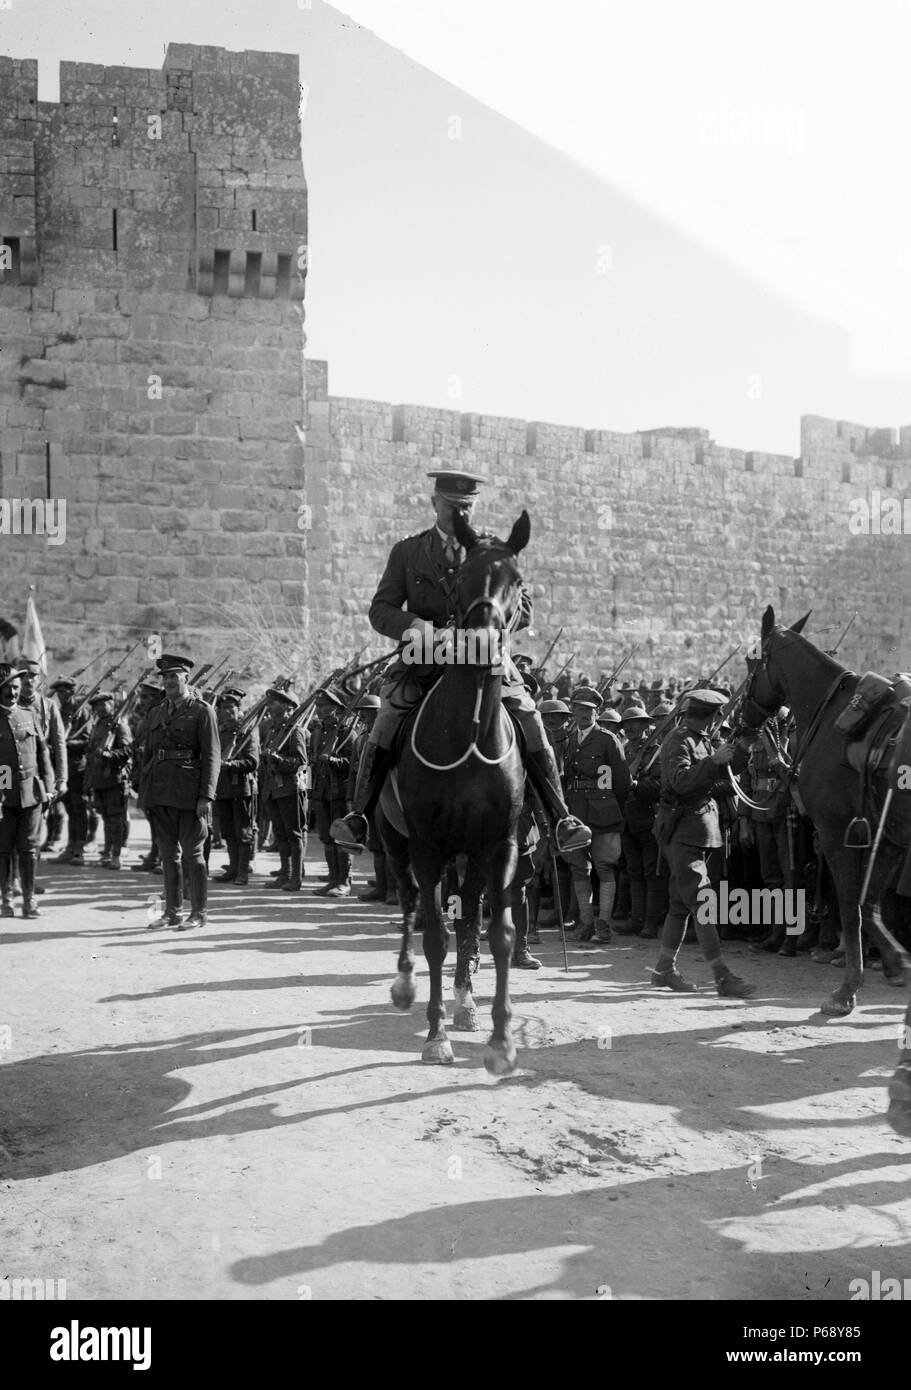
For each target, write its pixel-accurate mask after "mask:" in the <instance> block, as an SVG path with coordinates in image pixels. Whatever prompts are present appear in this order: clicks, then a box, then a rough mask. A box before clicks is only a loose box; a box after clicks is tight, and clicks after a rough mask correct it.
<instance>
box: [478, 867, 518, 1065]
mask: <svg viewBox="0 0 911 1390" xmlns="http://www.w3.org/2000/svg"><path fill="white" fill-rule="evenodd" d="M517 858H518V851H517V849H516V842H515V840H503V841H501V842H500V844H498V845H497V846H496V848H495V850H494V852H493V854H492V855H491V857H490V864H489V867H488V870H487V892H488V895H489V897H490V910H491V917H490V927H489V929H488V933H487V939H488V942H489V944H490V953H491V955H492V956H493V958H494V964H495V965H496V968H497V988H496V993H495V995H494V1001H493V1006H492V1008H491V1011H490V1012H491V1017H492V1018H493V1032H492V1033H491V1035H490V1037H489V1039H488V1041H487V1046H486V1048H485V1049H484V1065H485V1067H486V1068H487V1070H488V1071H489V1072H490V1074H491V1075H492V1076H505V1075H506V1074H507V1073H508V1072H511V1071H513V1070H514V1068H515V1065H516V1048H515V1044H514V1042H513V1040H512V1034H511V1033H510V1031H509V1021H510V1019H511V1018H512V1009H511V1008H510V1004H509V963H510V961H511V960H512V952H513V947H514V946H515V943H516V932H515V927H514V926H513V921H512V909H511V907H510V901H511V898H510V885H511V884H512V880H513V877H514V876H515V872H516V860H517Z"/></svg>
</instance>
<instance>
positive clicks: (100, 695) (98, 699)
mask: <svg viewBox="0 0 911 1390" xmlns="http://www.w3.org/2000/svg"><path fill="white" fill-rule="evenodd" d="M106 700H110V702H111V704H113V703H114V692H113V690H99V691H97V692H96V693H95V694H94V695H93V696H92V697H91V699H90V700H89V704H90V705H100V704H102V703H103V702H104V701H106Z"/></svg>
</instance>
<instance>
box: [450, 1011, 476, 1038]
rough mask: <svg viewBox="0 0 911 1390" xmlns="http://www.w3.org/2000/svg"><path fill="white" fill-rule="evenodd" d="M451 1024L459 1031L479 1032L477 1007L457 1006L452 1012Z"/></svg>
mask: <svg viewBox="0 0 911 1390" xmlns="http://www.w3.org/2000/svg"><path fill="white" fill-rule="evenodd" d="M452 1026H453V1028H456V1029H458V1031H459V1032H460V1033H478V1032H480V1029H481V1025H480V1023H479V1022H478V1011H477V1009H475V1008H471V1009H469V1008H462V1007H461V1006H459V1007H457V1008H456V1009H455V1012H454V1013H453V1017H452Z"/></svg>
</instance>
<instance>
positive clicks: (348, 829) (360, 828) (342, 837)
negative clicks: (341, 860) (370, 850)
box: [329, 811, 370, 854]
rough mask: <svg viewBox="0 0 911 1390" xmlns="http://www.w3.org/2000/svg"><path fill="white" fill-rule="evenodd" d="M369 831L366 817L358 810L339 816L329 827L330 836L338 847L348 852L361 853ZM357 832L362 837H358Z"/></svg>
mask: <svg viewBox="0 0 911 1390" xmlns="http://www.w3.org/2000/svg"><path fill="white" fill-rule="evenodd" d="M352 822H354V824H352ZM369 833H370V826H369V825H368V824H367V817H366V816H362V815H361V814H360V812H359V811H349V813H348V815H347V816H340V817H339V818H338V820H334V821H333V822H332V824H331V825H330V827H329V835H330V837H331V838H332V839H333V840H334V841H335V843H336V844H337V845H338V846H339V848H340V849H344V850H347V851H348V853H349V854H362V853H363V851H364V850H365V849H366V848H367V843H366V842H367V836H368V834H369ZM359 834H360V835H362V836H363V838H362V839H358V835H359Z"/></svg>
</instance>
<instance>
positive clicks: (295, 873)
mask: <svg viewBox="0 0 911 1390" xmlns="http://www.w3.org/2000/svg"><path fill="white" fill-rule="evenodd" d="M282 888H283V889H284V891H285V892H286V893H299V892H300V890H301V847H300V845H299V844H298V842H297V841H296V840H292V842H291V870H290V873H289V875H288V882H287V883H283V884H282Z"/></svg>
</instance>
